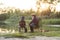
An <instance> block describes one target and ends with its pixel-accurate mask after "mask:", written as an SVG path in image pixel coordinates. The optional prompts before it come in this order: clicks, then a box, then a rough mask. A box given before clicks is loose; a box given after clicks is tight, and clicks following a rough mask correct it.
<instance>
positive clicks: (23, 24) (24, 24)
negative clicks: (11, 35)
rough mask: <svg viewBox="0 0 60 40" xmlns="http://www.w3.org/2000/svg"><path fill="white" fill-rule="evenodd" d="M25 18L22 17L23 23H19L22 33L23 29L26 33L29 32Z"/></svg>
mask: <svg viewBox="0 0 60 40" xmlns="http://www.w3.org/2000/svg"><path fill="white" fill-rule="evenodd" d="M24 19H25V17H24V16H22V17H21V21H20V22H19V32H20V31H21V28H22V29H23V28H24V30H25V32H27V28H26V22H25V20H24Z"/></svg>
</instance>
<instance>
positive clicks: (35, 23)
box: [29, 15, 39, 32]
mask: <svg viewBox="0 0 60 40" xmlns="http://www.w3.org/2000/svg"><path fill="white" fill-rule="evenodd" d="M32 16H33V18H32V21H31V22H30V24H29V26H30V30H31V32H34V28H39V25H38V24H39V19H38V18H37V17H36V15H32Z"/></svg>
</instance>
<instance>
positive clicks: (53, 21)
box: [42, 19, 60, 25]
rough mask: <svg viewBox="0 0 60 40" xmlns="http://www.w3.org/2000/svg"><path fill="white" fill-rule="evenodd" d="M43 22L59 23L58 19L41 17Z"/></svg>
mask: <svg viewBox="0 0 60 40" xmlns="http://www.w3.org/2000/svg"><path fill="white" fill-rule="evenodd" d="M42 23H43V24H52V25H54V24H60V19H42Z"/></svg>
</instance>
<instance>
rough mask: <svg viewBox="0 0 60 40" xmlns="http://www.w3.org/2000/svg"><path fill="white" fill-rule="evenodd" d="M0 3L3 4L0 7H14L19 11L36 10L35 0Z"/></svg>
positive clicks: (3, 0) (8, 0) (3, 1)
mask: <svg viewBox="0 0 60 40" xmlns="http://www.w3.org/2000/svg"><path fill="white" fill-rule="evenodd" d="M0 3H3V4H4V5H1V6H3V7H7V6H9V7H16V8H20V9H30V8H33V9H35V8H36V1H35V0H0Z"/></svg>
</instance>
